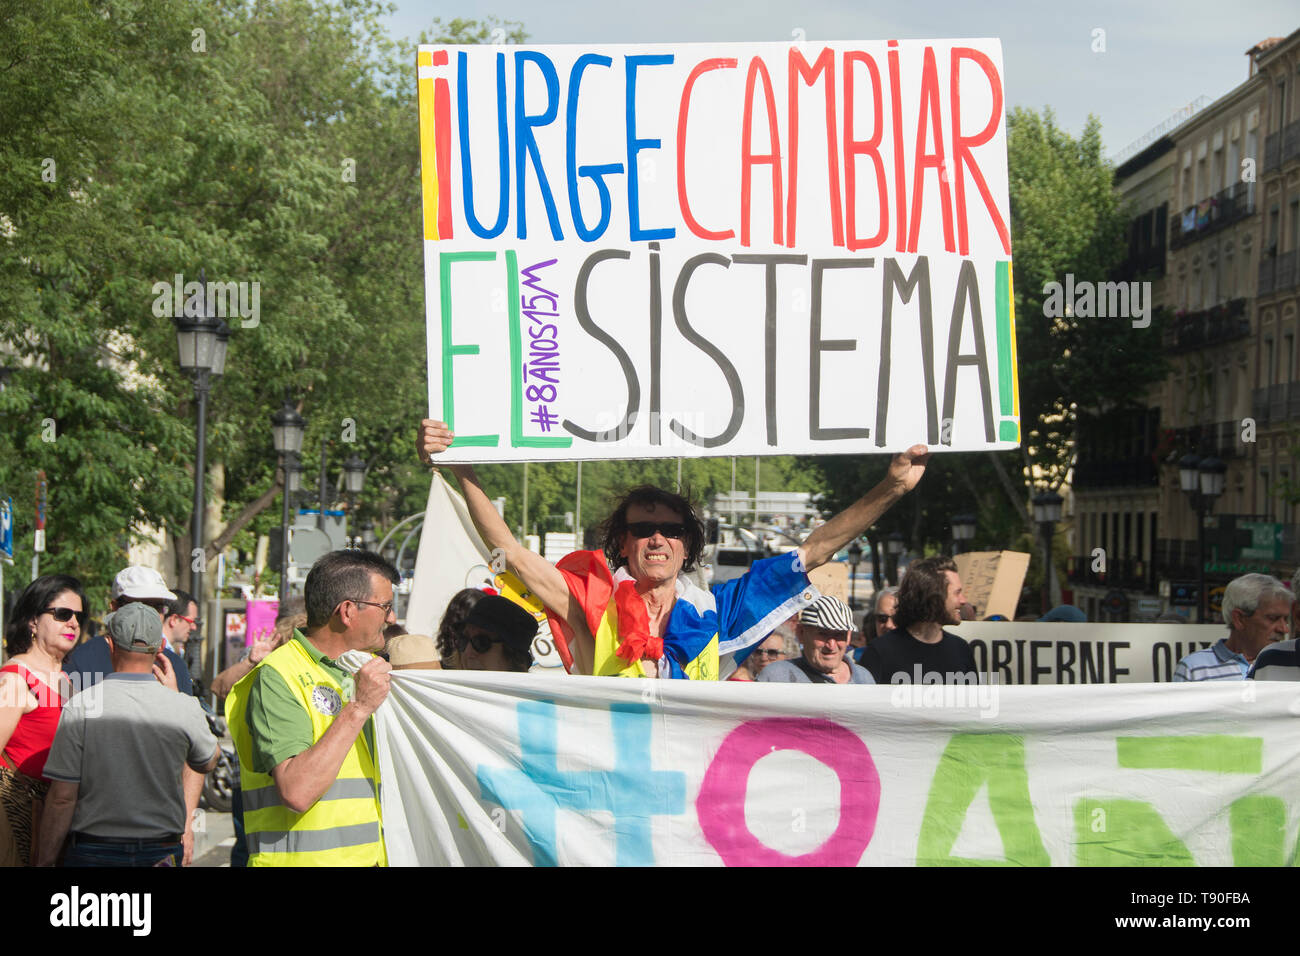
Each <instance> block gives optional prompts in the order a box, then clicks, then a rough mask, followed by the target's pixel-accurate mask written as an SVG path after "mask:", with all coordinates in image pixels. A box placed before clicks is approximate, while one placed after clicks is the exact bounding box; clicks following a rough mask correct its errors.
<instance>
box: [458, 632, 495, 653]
mask: <svg viewBox="0 0 1300 956" xmlns="http://www.w3.org/2000/svg"><path fill="white" fill-rule="evenodd" d="M500 641H501V638H499V637H494V636H493V635H491V634H489V633H487V631H475V632H474V633H473V634H465V633H464V632H461V633H460V634H457V635H456V640H455V641H454V643H455V645H456V650H458V651H460V652H461V653H462V654H463V653H465V648H467V647H469V646H470V645H471V644H473V645H474V650H475V651H477V652H478V653H480V654H486V653H487V652H488V651H490V650H491V649H492V645H493V644H497V643H499V642H500Z"/></svg>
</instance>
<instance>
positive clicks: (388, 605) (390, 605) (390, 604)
mask: <svg viewBox="0 0 1300 956" xmlns="http://www.w3.org/2000/svg"><path fill="white" fill-rule="evenodd" d="M352 603H353V604H368V605H370V606H371V607H377V608H380V609H381V610H382V611H383V612H384V617H388V615H389V613H390V612H391V611H392V610H393V602H392V601H387V602H385V603H384V604H377V603H375V602H374V601H353V602H352Z"/></svg>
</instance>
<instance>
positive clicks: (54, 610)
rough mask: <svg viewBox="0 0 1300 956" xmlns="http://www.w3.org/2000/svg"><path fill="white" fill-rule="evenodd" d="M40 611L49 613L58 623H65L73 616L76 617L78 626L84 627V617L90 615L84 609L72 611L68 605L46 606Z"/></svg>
mask: <svg viewBox="0 0 1300 956" xmlns="http://www.w3.org/2000/svg"><path fill="white" fill-rule="evenodd" d="M41 613H42V614H49V615H50V616H51V617H53V618H54V620H56V621H58V622H59V623H60V624H67V623H68V622H69V621H71V620H72V619H73V618H74V617H75V618H76V619H77V626H78V627H85V626H86V618H87V617H89V616H90V615H88V614H87V613H86V612H85V611H74V610H73V609H72V608H70V607H47V608H46V609H45V610H43V611H41Z"/></svg>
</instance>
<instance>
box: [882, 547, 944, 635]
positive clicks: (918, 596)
mask: <svg viewBox="0 0 1300 956" xmlns="http://www.w3.org/2000/svg"><path fill="white" fill-rule="evenodd" d="M945 571H952V572H954V573H956V571H957V565H956V564H954V563H953V560H952V558H950V557H948V556H946V555H942V554H941V555H937V556H935V557H933V558H922V559H921V560H919V561H913V562H912V563H911V564H909V565H908V566H907V571H906V572H904V574H903V580H902V581H900V582H899V585H898V610H896V611H895V612H894V626H895V627H897V628H898V629H899V630H900V631H905V630H907V629H908V628H909V627H911V626H912V625H913V624H923V623H929V622H933V623H938V624H944V623H946V622H947V619H948V611H947V607H948V576H947V575H946V574H944V572H945Z"/></svg>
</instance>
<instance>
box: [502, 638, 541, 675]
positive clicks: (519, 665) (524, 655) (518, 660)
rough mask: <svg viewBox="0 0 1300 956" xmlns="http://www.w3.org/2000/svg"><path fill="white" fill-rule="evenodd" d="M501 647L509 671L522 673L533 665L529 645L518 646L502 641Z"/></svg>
mask: <svg viewBox="0 0 1300 956" xmlns="http://www.w3.org/2000/svg"><path fill="white" fill-rule="evenodd" d="M501 648H502V650H503V651H505V657H506V666H507V667H509V668H510V670H511V671H514V672H516V673H523V672H524V671H527V670H530V669H531V668H532V666H533V653H532V649H531V647H530V646H529V645H524V646H520V645H518V644H511V643H510V642H509V641H503V642H502V643H501Z"/></svg>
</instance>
